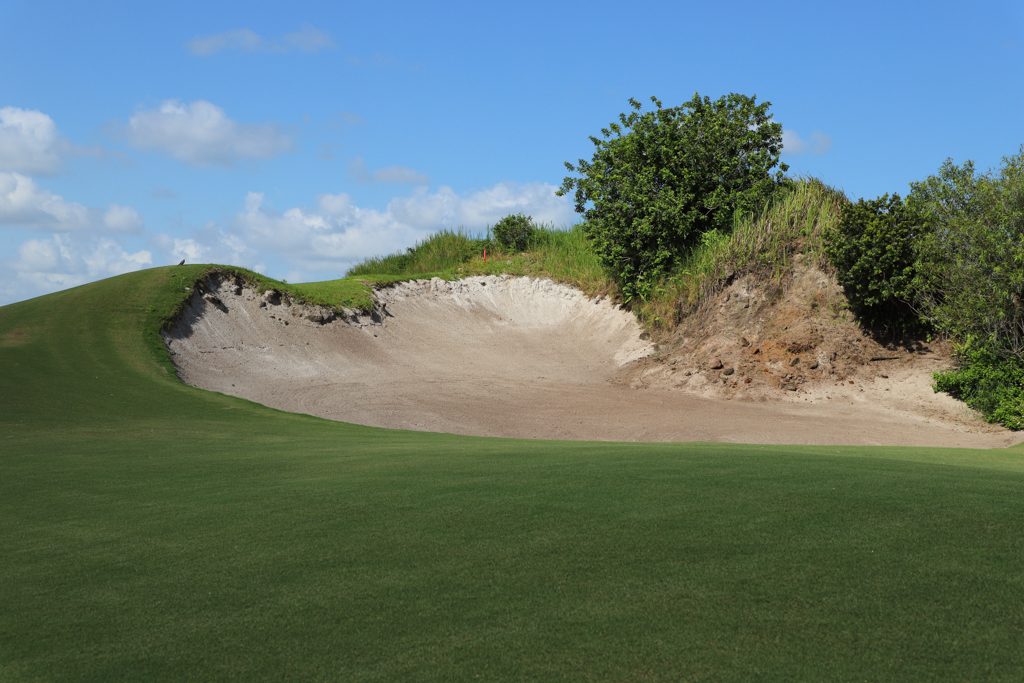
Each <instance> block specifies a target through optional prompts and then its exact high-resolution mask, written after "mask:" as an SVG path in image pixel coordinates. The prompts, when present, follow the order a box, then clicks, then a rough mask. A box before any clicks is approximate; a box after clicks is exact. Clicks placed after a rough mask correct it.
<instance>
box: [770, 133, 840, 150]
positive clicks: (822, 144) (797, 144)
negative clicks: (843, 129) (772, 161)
mask: <svg viewBox="0 0 1024 683" xmlns="http://www.w3.org/2000/svg"><path fill="white" fill-rule="evenodd" d="M831 148H832V138H830V137H829V136H827V135H825V134H824V133H822V132H820V131H814V132H813V133H811V134H810V136H808V138H807V139H806V140H805V139H804V138H802V137H800V134H799V133H797V132H796V131H795V130H783V131H782V149H783V151H784V152H785V153H786V154H815V155H817V154H824V153H826V152H827V151H829V149H831Z"/></svg>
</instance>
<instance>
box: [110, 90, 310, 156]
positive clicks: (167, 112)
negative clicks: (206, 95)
mask: <svg viewBox="0 0 1024 683" xmlns="http://www.w3.org/2000/svg"><path fill="white" fill-rule="evenodd" d="M126 132H127V137H128V140H129V141H130V142H131V143H132V144H133V145H135V146H136V147H138V148H139V149H152V150H158V151H161V152H165V153H167V154H169V155H170V156H172V157H174V158H175V159H177V160H178V161H183V162H185V163H187V164H193V165H196V166H206V165H231V164H233V163H235V162H236V161H240V160H243V159H265V158H268V157H272V156H276V155H278V154H281V153H283V152H286V151H288V150H290V149H291V146H292V141H291V138H290V137H289V136H288V135H286V134H285V133H284V132H283V131H281V130H280V129H279V128H278V127H277V126H274V125H272V124H243V123H237V122H235V121H233V120H231V119H230V118H228V116H227V115H226V114H225V113H224V110H223V109H221V108H220V107H218V106H217V105H215V104H213V103H211V102H207V101H205V100H197V101H195V102H190V103H182V102H178V101H177V100H167V101H166V102H164V103H162V104H161V105H160V106H159V107H158V108H156V109H148V110H142V111H139V112H136V113H135V114H134V115H133V116H132V117H131V118H130V119H129V120H128V126H127V131H126Z"/></svg>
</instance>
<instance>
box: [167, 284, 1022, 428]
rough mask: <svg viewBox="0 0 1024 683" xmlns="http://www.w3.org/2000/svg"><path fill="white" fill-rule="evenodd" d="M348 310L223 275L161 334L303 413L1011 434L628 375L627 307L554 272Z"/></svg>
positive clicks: (640, 352) (189, 368)
mask: <svg viewBox="0 0 1024 683" xmlns="http://www.w3.org/2000/svg"><path fill="white" fill-rule="evenodd" d="M375 296H376V301H377V305H376V308H375V311H374V312H373V314H372V315H361V314H355V313H350V314H336V313H334V312H332V311H330V310H328V309H326V308H322V307H317V306H306V305H301V304H297V303H294V302H292V301H290V300H289V299H288V298H287V297H282V296H281V295H280V294H277V293H274V292H257V291H254V290H252V289H250V288H248V287H246V286H244V285H243V284H242V283H241V282H240V281H236V280H234V279H233V278H216V277H215V278H211V279H209V280H208V281H207V282H206V283H205V284H204V286H203V288H202V291H198V292H197V293H196V294H194V295H193V296H192V297H191V299H190V300H189V302H188V303H187V306H186V308H185V311H184V312H183V314H182V315H181V316H180V317H179V319H178V320H177V321H176V323H175V325H174V326H173V327H172V329H170V330H169V331H168V332H167V333H166V335H165V339H166V341H167V345H168V348H169V349H170V352H171V355H172V358H173V360H174V362H175V364H176V366H177V367H178V371H179V373H180V375H181V377H182V379H183V380H185V381H186V382H188V383H189V384H193V385H195V386H198V387H202V388H204V389H211V390H214V391H219V392H223V393H226V394H231V395H235V396H241V397H244V398H247V399H250V400H253V401H256V402H259V403H263V404H265V405H268V406H272V407H275V408H280V409H282V410H288V411H293V412H303V413H309V414H312V415H318V416H321V417H326V418H331V419H337V420H344V421H347V422H355V423H359V424H367V425H376V426H381V427H391V428H402V429H415V430H425V431H442V432H452V433H458V434H476V435H490V436H510V437H520V438H552V439H595V440H608V439H612V440H647V441H693V440H704V441H733V442H748V443H849V444H856V443H859V444H865V443H868V444H870V443H874V444H908V445H909V444H916V445H945V446H977V447H987V446H997V445H1004V444H1005V442H1006V436H1005V435H1004V434H995V433H991V432H983V431H975V430H971V429H968V428H965V427H964V426H963V425H956V424H946V423H943V422H942V421H936V420H934V419H928V418H923V417H920V416H914V415H902V414H899V413H898V412H894V411H892V410H891V409H889V408H887V407H883V406H871V405H860V406H856V405H853V406H850V405H839V404H835V405H827V406H817V405H810V406H808V405H774V404H771V403H747V402H742V401H723V400H714V399H708V398H703V397H699V396H693V395H688V394H685V393H682V392H678V391H667V390H653V389H651V390H644V389H638V388H635V387H631V386H629V385H627V384H626V383H625V382H620V381H618V377H619V376H620V375H622V374H623V369H624V368H626V367H627V366H628V365H629V363H631V362H632V361H634V360H637V359H639V358H642V357H644V356H646V355H648V354H650V353H652V352H653V350H654V348H653V346H652V345H651V344H650V343H649V342H648V341H646V340H645V337H646V335H644V334H643V333H642V330H641V328H640V326H639V325H638V323H637V321H636V319H635V318H634V317H633V316H632V314H631V313H629V312H627V311H625V310H623V309H621V308H619V307H617V306H615V305H614V304H612V303H611V302H610V301H608V300H606V299H591V298H588V297H586V296H585V295H583V294H582V293H581V292H579V291H577V290H575V289H573V288H571V287H567V286H564V285H559V284H555V283H553V282H550V281H547V280H537V279H532V278H519V277H504V276H503V277H493V276H488V277H473V278H467V279H464V280H459V281H455V282H445V281H442V280H438V279H434V280H429V281H416V282H408V283H402V284H399V285H395V286H393V287H388V288H386V289H382V290H379V291H378V292H376V294H375Z"/></svg>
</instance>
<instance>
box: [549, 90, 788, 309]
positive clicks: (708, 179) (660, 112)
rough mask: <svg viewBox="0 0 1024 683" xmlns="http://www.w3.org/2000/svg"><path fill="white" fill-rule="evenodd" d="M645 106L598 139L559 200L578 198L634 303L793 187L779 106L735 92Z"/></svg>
mask: <svg viewBox="0 0 1024 683" xmlns="http://www.w3.org/2000/svg"><path fill="white" fill-rule="evenodd" d="M651 101H652V102H653V103H654V105H655V109H654V110H652V111H646V112H645V111H643V107H642V105H641V104H640V102H638V101H637V100H635V99H631V100H630V105H631V107H632V111H630V112H629V113H623V114H620V115H619V120H618V122H613V123H611V124H609V125H608V127H607V128H604V129H602V130H601V137H600V138H598V137H596V136H591V138H590V140H591V142H593V144H594V147H595V150H594V154H593V157H592V158H591V160H590V161H587V160H585V159H580V160H579V161H578V162H577V163H576V164H572V163H569V162H566V164H565V166H566V168H567V169H568V170H569V172H570V173H574V174H577V175H570V176H567V177H566V178H565V180H564V181H563V183H562V187H561V189H560V190H559V194H563V195H564V194H569V193H573V196H574V199H575V203H576V211H577V212H579V213H581V214H583V216H584V218H585V221H586V222H585V223H584V225H585V229H586V232H587V236H588V237H589V238H590V239H591V242H592V243H593V245H594V249H595V250H596V251H597V253H598V255H599V256H600V257H601V261H602V263H603V264H604V266H605V268H606V269H607V270H608V272H609V274H611V276H612V277H613V278H614V280H615V281H616V283H617V284H618V285H619V287H620V289H621V291H622V294H623V296H624V297H625V299H626V300H627V301H632V300H633V299H646V298H649V296H650V294H651V292H652V291H653V290H654V288H655V287H656V286H657V284H658V283H659V282H660V281H661V280H663V279H664V278H666V277H668V276H670V275H672V273H673V272H675V271H676V269H677V267H678V266H679V264H680V262H681V260H682V259H683V258H684V257H685V256H686V254H687V253H689V251H690V250H691V249H692V248H693V247H694V245H696V244H698V243H699V242H700V241H701V240H702V239H705V238H704V237H703V236H704V235H708V234H710V235H715V234H725V233H728V232H729V231H730V230H731V228H732V223H733V221H734V217H735V215H736V214H737V213H740V214H743V213H757V212H759V211H760V210H761V208H762V207H763V206H764V205H765V204H766V203H767V202H768V200H769V199H771V197H772V195H773V194H774V193H775V191H776V190H777V188H778V186H779V184H780V183H781V182H782V180H783V172H784V171H785V170H786V169H787V167H786V165H785V164H781V163H780V162H779V154H780V152H781V151H782V126H780V125H779V124H778V123H775V122H773V121H772V120H771V114H770V113H769V111H768V109H769V106H770V104H769V103H767V102H763V103H761V104H758V103H757V98H756V97H748V96H746V95H740V94H736V93H732V94H729V95H726V96H724V97H721V98H719V99H717V100H714V101H712V100H711V99H710V98H708V97H701V96H700V95H699V94H695V95H694V96H693V98H692V99H691V100H689V101H688V102H685V103H684V104H682V105H680V106H677V107H663V106H662V103H661V102H660V101H659V100H658V99H657V98H655V97H652V98H651Z"/></svg>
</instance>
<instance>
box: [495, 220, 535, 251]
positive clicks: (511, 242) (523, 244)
mask: <svg viewBox="0 0 1024 683" xmlns="http://www.w3.org/2000/svg"><path fill="white" fill-rule="evenodd" d="M491 232H492V233H493V234H494V240H495V241H496V242H497V243H498V245H499V246H501V247H503V248H505V249H508V250H510V251H526V248H527V247H529V246H530V240H531V239H532V238H533V236H534V233H536V232H537V228H536V227H535V226H534V224H533V218H531V217H530V216H526V215H524V214H521V213H514V214H510V215H508V216H505V217H504V218H502V219H501V220H500V221H498V222H497V223H495V224H494V227H493V228H491Z"/></svg>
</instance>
